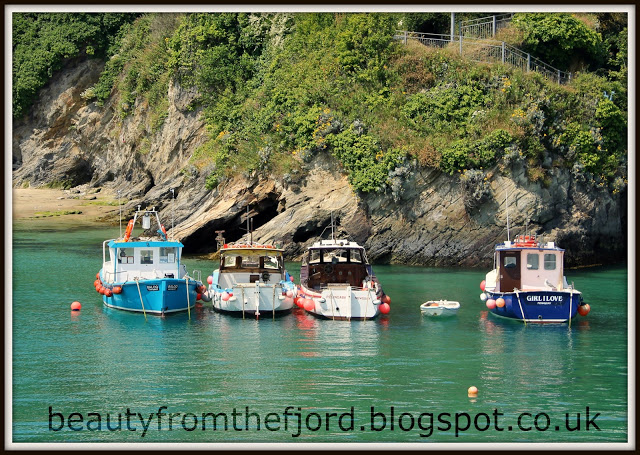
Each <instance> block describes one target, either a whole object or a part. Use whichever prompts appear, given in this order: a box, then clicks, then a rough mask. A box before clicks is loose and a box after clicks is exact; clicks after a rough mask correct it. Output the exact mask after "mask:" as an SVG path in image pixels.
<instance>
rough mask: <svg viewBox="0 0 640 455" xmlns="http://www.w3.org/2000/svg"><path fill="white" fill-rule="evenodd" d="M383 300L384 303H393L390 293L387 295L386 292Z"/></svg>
mask: <svg viewBox="0 0 640 455" xmlns="http://www.w3.org/2000/svg"><path fill="white" fill-rule="evenodd" d="M381 300H382V303H386V304H387V305H390V304H391V297H389V296H388V295H386V294H385V295H384V296H382V299H381ZM387 313H388V312H387ZM385 314H386V313H385Z"/></svg>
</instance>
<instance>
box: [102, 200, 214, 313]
mask: <svg viewBox="0 0 640 455" xmlns="http://www.w3.org/2000/svg"><path fill="white" fill-rule="evenodd" d="M152 219H155V221H156V224H157V230H155V232H154V231H153V229H152V228H151V220H152ZM137 221H140V224H141V227H142V229H143V230H144V232H143V234H144V235H141V236H139V237H133V236H132V233H133V229H134V227H135V226H136V222H137ZM183 246H184V245H183V244H182V243H181V242H179V241H177V240H175V239H170V238H168V237H167V232H166V229H165V227H164V226H163V225H162V224H161V223H160V217H159V215H158V212H157V211H156V210H155V207H153V208H152V209H147V210H140V206H138V210H137V211H136V213H135V215H134V217H133V219H132V220H130V221H129V224H128V225H127V228H126V232H125V235H124V237H122V238H118V239H110V240H105V241H104V242H103V245H102V268H101V269H100V272H99V273H98V275H97V277H96V278H97V279H96V281H95V285H96V290H97V291H98V292H99V293H100V294H102V295H103V297H102V301H103V303H104V305H105V306H107V307H109V308H117V309H119V310H127V311H134V312H141V313H145V316H146V314H147V313H150V314H155V315H165V314H168V313H175V312H179V311H187V310H189V309H190V308H192V307H194V306H195V303H196V300H197V299H198V298H200V297H201V293H203V292H204V291H205V289H206V288H205V287H204V286H202V283H201V282H200V281H198V280H196V279H194V278H192V277H190V276H189V275H188V274H187V268H186V266H185V265H184V264H183V263H182V262H181V259H182V248H183Z"/></svg>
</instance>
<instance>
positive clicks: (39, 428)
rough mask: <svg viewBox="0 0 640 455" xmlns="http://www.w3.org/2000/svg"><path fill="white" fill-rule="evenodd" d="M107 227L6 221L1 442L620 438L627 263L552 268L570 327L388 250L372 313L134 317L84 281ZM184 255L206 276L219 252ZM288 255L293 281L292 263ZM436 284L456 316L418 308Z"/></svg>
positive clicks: (455, 273) (470, 272) (476, 273)
mask: <svg viewBox="0 0 640 455" xmlns="http://www.w3.org/2000/svg"><path fill="white" fill-rule="evenodd" d="M117 234H118V228H117V227H116V228H113V227H96V226H94V225H85V226H71V225H56V224H52V223H51V222H50V221H44V220H42V221H41V220H35V221H30V222H29V223H16V224H14V232H13V257H12V260H13V264H12V272H13V274H12V287H13V289H12V292H13V305H12V307H11V310H12V313H11V315H10V319H7V324H11V327H10V328H9V332H10V334H11V336H12V340H11V344H9V343H6V345H5V348H6V350H7V351H6V354H7V359H8V360H7V365H8V366H9V365H10V366H11V367H12V369H11V371H9V370H8V369H7V373H6V375H8V374H9V373H11V374H12V381H13V382H12V384H13V386H12V390H11V396H7V397H6V399H7V400H10V403H7V406H8V405H9V404H10V405H11V406H12V416H11V417H12V428H11V430H12V435H11V436H12V440H13V442H15V443H19V442H27V443H39V442H50V443H56V442H57V443H61V442H100V443H113V442H132V443H149V442H174V443H175V442H200V443H222V442H236V443H237V442H242V443H250V442H260V443H267V442H274V443H314V442H315V443H320V442H322V443H327V442H329V443H371V442H395V443H415V444H432V445H433V444H435V446H429V447H437V445H438V444H439V443H461V444H464V443H492V444H495V443H505V442H506V443H516V442H527V443H532V442H533V443H538V442H540V443H543V442H544V443H548V442H555V443H574V442H580V443H601V442H605V443H620V442H627V441H628V438H629V414H628V407H629V402H628V374H629V368H628V358H629V346H628V336H629V335H628V333H627V329H628V321H627V318H628V312H629V309H628V303H627V300H628V296H627V292H628V284H627V266H626V265H610V266H603V267H594V268H584V269H576V270H566V271H565V272H566V273H565V274H566V275H567V279H568V281H569V282H570V283H571V282H573V283H575V286H576V288H577V289H579V290H581V291H582V293H583V295H584V299H585V301H586V302H588V303H589V304H590V305H591V313H590V314H589V315H588V316H586V317H582V316H578V317H576V319H574V320H573V321H572V324H571V327H569V326H568V324H558V325H555V324H554V325H534V324H529V325H527V326H525V325H523V324H522V323H518V322H514V321H509V320H502V319H498V318H496V317H494V316H493V315H490V314H488V312H487V309H486V307H485V305H484V304H483V303H482V302H481V301H480V299H479V294H480V292H481V291H480V289H479V283H480V281H482V280H483V278H484V275H485V273H486V270H481V269H457V268H446V269H445V268H426V267H407V266H401V265H378V266H374V270H375V272H376V274H377V275H378V277H379V279H380V281H381V283H382V285H383V287H384V289H385V291H386V293H387V294H388V295H389V296H390V297H391V299H392V301H391V312H390V314H389V315H387V316H382V317H379V318H378V319H376V320H373V321H364V322H362V321H354V322H348V321H331V320H320V319H315V318H314V317H312V316H310V315H307V314H305V313H304V312H303V311H302V310H299V309H296V310H294V311H293V312H292V314H289V315H286V316H283V317H281V318H276V319H271V318H269V317H266V318H264V319H261V320H255V319H246V320H243V319H241V318H234V317H231V316H228V315H221V314H218V313H215V312H213V310H212V308H211V306H210V305H211V304H206V303H205V304H202V305H199V306H198V307H197V308H196V309H195V310H193V311H192V312H191V314H190V316H189V315H188V314H187V313H186V312H185V313H181V314H176V315H171V316H167V317H165V318H161V317H156V316H149V317H148V320H146V321H145V318H144V316H143V315H142V314H132V313H127V312H122V311H118V310H112V309H108V308H105V307H104V306H103V305H102V301H101V299H100V297H101V296H100V295H99V294H97V293H96V292H95V290H94V287H93V281H94V280H95V275H96V272H97V271H98V270H99V269H100V267H101V263H102V242H103V240H105V239H109V238H113V237H117ZM184 262H185V263H186V264H187V267H188V270H189V272H190V273H191V272H192V271H193V270H201V272H202V277H203V279H206V277H207V276H208V275H210V274H211V272H212V270H213V269H214V268H215V267H216V266H217V264H216V263H215V262H214V261H208V260H203V259H202V258H196V257H185V258H184ZM288 270H289V271H290V272H291V273H292V274H293V275H294V277H295V278H296V282H298V278H299V272H300V265H299V264H298V263H290V264H288ZM441 298H444V299H450V300H458V301H459V302H460V303H461V305H462V306H461V309H460V310H459V312H458V314H457V316H455V317H451V318H448V319H439V318H429V317H426V316H422V315H421V313H420V310H419V305H420V304H421V303H422V302H424V301H426V300H430V299H441ZM75 300H77V301H80V302H81V303H82V310H81V311H79V312H72V311H70V305H71V302H73V301H75ZM7 305H9V302H7ZM7 316H9V315H8V313H7ZM631 354H632V356H633V355H634V352H633V351H632V353H631ZM9 356H10V357H9ZM470 386H476V387H477V388H478V389H479V393H478V395H477V397H469V396H468V394H467V389H468V388H469V387H470ZM214 421H215V422H214ZM214 423H215V428H214ZM425 448H426V446H425Z"/></svg>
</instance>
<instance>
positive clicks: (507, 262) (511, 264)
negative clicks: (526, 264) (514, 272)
mask: <svg viewBox="0 0 640 455" xmlns="http://www.w3.org/2000/svg"><path fill="white" fill-rule="evenodd" d="M504 266H505V267H506V268H508V269H512V268H515V266H516V258H515V257H513V256H505V257H504Z"/></svg>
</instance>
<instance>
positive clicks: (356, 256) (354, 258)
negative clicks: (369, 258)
mask: <svg viewBox="0 0 640 455" xmlns="http://www.w3.org/2000/svg"><path fill="white" fill-rule="evenodd" d="M351 262H357V263H362V262H363V261H362V251H360V250H351Z"/></svg>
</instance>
